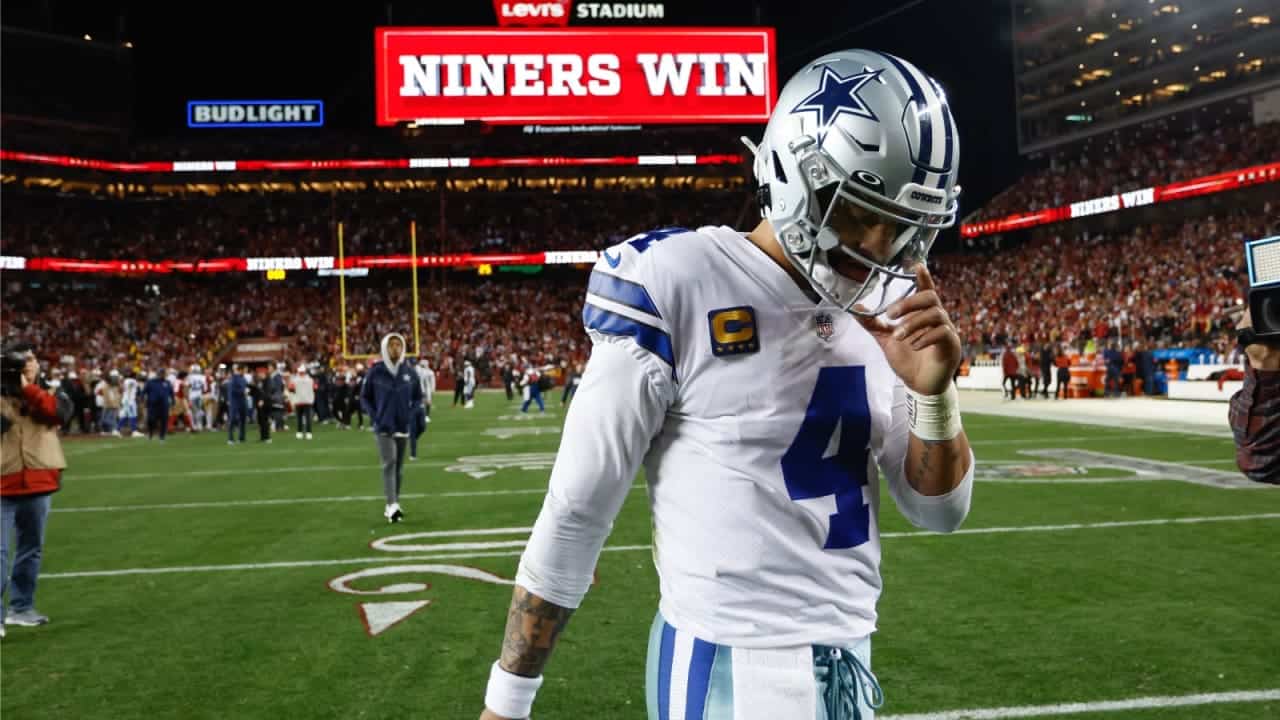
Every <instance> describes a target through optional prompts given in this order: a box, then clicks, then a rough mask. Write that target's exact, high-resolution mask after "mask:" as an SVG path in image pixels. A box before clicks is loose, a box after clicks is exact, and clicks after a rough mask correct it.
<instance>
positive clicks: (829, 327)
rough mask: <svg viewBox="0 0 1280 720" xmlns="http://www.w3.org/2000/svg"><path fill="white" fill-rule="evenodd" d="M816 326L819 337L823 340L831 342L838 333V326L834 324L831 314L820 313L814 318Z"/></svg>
mask: <svg viewBox="0 0 1280 720" xmlns="http://www.w3.org/2000/svg"><path fill="white" fill-rule="evenodd" d="M814 326H815V328H816V329H817V331H818V337H820V338H822V339H823V340H830V339H831V336H832V335H833V334H834V333H835V331H836V324H835V323H834V322H832V320H831V314H830V313H824V312H822V313H818V316H817V317H815V318H814Z"/></svg>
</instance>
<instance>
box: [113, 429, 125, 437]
mask: <svg viewBox="0 0 1280 720" xmlns="http://www.w3.org/2000/svg"><path fill="white" fill-rule="evenodd" d="M111 437H123V436H122V435H121V434H120V431H119V430H112V431H111Z"/></svg>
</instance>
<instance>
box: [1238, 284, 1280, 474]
mask: <svg viewBox="0 0 1280 720" xmlns="http://www.w3.org/2000/svg"><path fill="white" fill-rule="evenodd" d="M1252 327H1253V322H1252V319H1251V318H1250V316H1249V311H1248V309H1246V310H1245V311H1244V314H1243V316H1242V317H1241V318H1240V322H1239V323H1238V324H1237V325H1236V330H1237V332H1239V331H1243V330H1251V328H1252ZM1241 334H1242V335H1244V336H1246V337H1247V336H1251V335H1252V333H1251V332H1248V333H1241ZM1242 344H1244V343H1242ZM1244 352H1245V355H1246V356H1247V357H1248V362H1246V363H1245V371H1244V387H1243V388H1241V389H1240V391H1239V392H1237V393H1236V394H1235V395H1233V396H1232V397H1231V412H1230V420H1231V432H1232V434H1233V435H1235V441H1236V465H1237V466H1238V467H1239V468H1240V472H1243V473H1244V475H1245V477H1247V478H1249V479H1250V480H1256V481H1258V482H1265V483H1275V484H1280V342H1277V341H1274V340H1271V341H1263V340H1257V339H1255V341H1254V342H1251V343H1247V344H1245V348H1244Z"/></svg>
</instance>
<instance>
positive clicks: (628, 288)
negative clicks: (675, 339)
mask: <svg viewBox="0 0 1280 720" xmlns="http://www.w3.org/2000/svg"><path fill="white" fill-rule="evenodd" d="M587 292H589V293H592V294H594V295H599V296H600V297H602V298H605V299H608V300H612V301H614V302H616V303H619V304H621V305H626V306H627V307H630V308H635V309H636V310H639V311H640V312H645V313H649V314H650V315H652V316H654V317H656V318H659V319H661V318H662V315H661V314H659V313H658V306H657V305H654V304H653V298H652V297H649V291H648V290H645V288H644V286H643V285H641V284H640V283H635V282H631V281H630V280H623V279H622V278H620V277H617V276H616V275H608V274H606V273H603V272H600V271H599V270H595V271H593V272H592V273H591V280H590V281H588V283H587Z"/></svg>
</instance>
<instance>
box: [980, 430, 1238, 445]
mask: <svg viewBox="0 0 1280 720" xmlns="http://www.w3.org/2000/svg"><path fill="white" fill-rule="evenodd" d="M1176 434H1179V435H1185V434H1187V433H1176ZM1226 437H1227V438H1228V439H1229V438H1230V437H1231V436H1230V435H1227V436H1226ZM1150 439H1151V433H1149V432H1148V433H1142V434H1141V435H1138V434H1133V433H1130V434H1125V435H1105V434H1100V435H1070V436H1067V437H1049V438H1043V437H1040V438H1016V439H1013V440H970V441H969V444H970V445H980V446H981V445H993V446H999V445H1032V444H1036V443H1039V444H1041V445H1048V444H1049V443H1060V442H1099V441H1102V442H1106V441H1109V440H1150Z"/></svg>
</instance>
